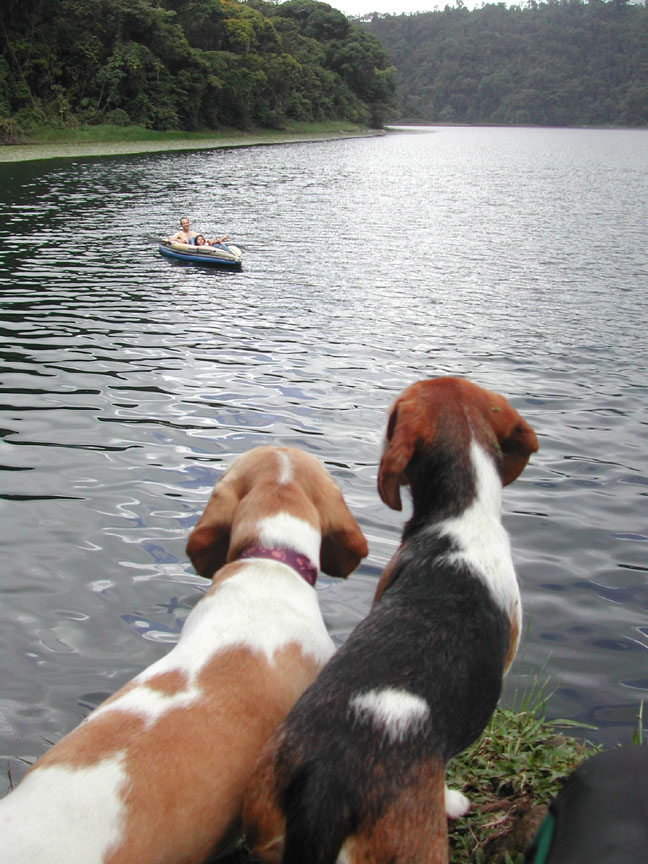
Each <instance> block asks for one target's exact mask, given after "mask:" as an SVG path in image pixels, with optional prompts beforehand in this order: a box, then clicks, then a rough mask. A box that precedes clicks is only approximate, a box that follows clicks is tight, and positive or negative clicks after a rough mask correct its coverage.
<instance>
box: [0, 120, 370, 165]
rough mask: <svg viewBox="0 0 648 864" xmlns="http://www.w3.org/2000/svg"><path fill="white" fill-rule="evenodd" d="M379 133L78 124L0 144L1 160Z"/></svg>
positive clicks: (349, 127) (297, 126)
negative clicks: (192, 129) (160, 129)
mask: <svg viewBox="0 0 648 864" xmlns="http://www.w3.org/2000/svg"><path fill="white" fill-rule="evenodd" d="M379 134H382V133H381V132H380V131H379V130H376V129H368V128H367V127H365V126H359V125H357V124H353V123H350V122H348V121H344V120H339V121H327V122H322V123H293V124H290V125H288V126H286V128H285V129H253V130H250V131H247V132H241V131H240V130H239V129H222V130H219V131H218V132H178V131H168V132H156V131H155V130H152V129H145V128H144V127H142V126H108V125H104V126H80V127H79V128H77V129H60V128H52V127H41V128H36V129H33V130H32V131H31V132H29V133H28V134H26V135H24V136H23V137H22V139H21V141H20V143H18V144H7V145H4V146H0V162H22V161H26V160H35V159H52V158H66V157H74V156H77V157H78V156H110V155H120V154H127V153H153V152H158V151H164V150H203V149H210V148H215V147H246V146H253V145H260V144H284V143H289V142H295V141H320V140H322V141H323V140H328V139H332V138H346V137H349V138H352V137H358V136H365V135H379Z"/></svg>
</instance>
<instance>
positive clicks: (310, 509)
mask: <svg viewBox="0 0 648 864" xmlns="http://www.w3.org/2000/svg"><path fill="white" fill-rule="evenodd" d="M282 513H287V514H288V515H289V516H291V517H295V518H298V519H301V520H303V521H305V522H307V523H309V524H310V526H311V527H312V528H313V529H314V530H315V531H317V532H318V533H319V534H320V535H321V545H320V561H319V564H320V569H321V570H322V571H323V572H324V573H328V574H329V575H330V576H343V577H346V576H348V575H349V573H351V572H352V571H353V570H354V569H355V568H356V567H357V566H358V564H359V563H360V561H361V560H362V559H363V558H364V557H365V556H366V555H367V553H368V548H367V541H366V540H365V538H364V535H363V533H362V531H361V530H360V528H359V527H358V524H357V523H356V521H355V519H354V518H353V516H352V515H351V513H350V511H349V508H348V507H347V505H346V503H345V501H344V498H343V497H342V493H341V492H340V490H339V489H338V487H337V486H336V484H335V483H334V482H333V479H332V477H331V475H330V474H329V473H328V471H327V470H326V469H325V468H324V466H323V465H322V464H321V463H320V462H319V461H318V460H317V459H316V458H315V457H314V456H311V455H310V454H309V453H305V452H303V451H302V450H298V449H296V448H294V447H268V446H264V447H256V448H255V449H254V450H251V451H249V452H248V453H245V454H243V455H242V456H239V457H238V458H237V459H236V460H235V461H234V463H233V464H232V465H231V467H230V468H229V469H228V470H227V471H226V472H225V474H224V475H223V476H222V477H221V479H220V480H219V481H218V482H217V483H216V486H215V487H214V491H213V492H212V495H211V498H210V500H209V502H208V504H207V506H206V508H205V510H204V512H203V514H202V516H201V517H200V519H199V520H198V522H197V523H196V526H195V528H194V529H193V531H192V532H191V534H190V535H189V541H188V543H187V554H188V556H189V558H190V559H191V562H192V564H193V566H194V568H195V570H196V572H197V573H200V575H201V576H206V577H208V578H209V577H211V576H213V575H214V573H215V572H216V571H217V570H219V569H220V568H221V567H222V566H223V565H224V564H225V563H226V562H227V561H231V560H233V559H234V558H235V557H236V554H237V553H238V552H240V551H241V550H242V549H243V548H244V547H245V546H248V545H251V544H253V543H254V542H255V541H257V540H258V536H257V535H258V526H259V525H260V523H261V521H262V520H263V519H264V518H267V517H269V516H278V515H281V514H282Z"/></svg>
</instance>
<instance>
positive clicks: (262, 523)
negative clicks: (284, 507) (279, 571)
mask: <svg viewBox="0 0 648 864" xmlns="http://www.w3.org/2000/svg"><path fill="white" fill-rule="evenodd" d="M257 533H258V537H259V543H260V544H261V545H262V546H268V547H273V546H279V547H282V548H286V549H294V550H295V552H301V554H302V555H305V556H306V557H307V558H308V559H309V560H310V561H312V562H313V564H315V566H316V567H319V560H320V546H321V543H322V535H321V534H320V532H319V531H318V530H317V529H316V528H313V526H312V525H311V524H310V523H309V522H306V521H305V520H304V519H298V518H297V517H296V516H291V515H290V513H277V514H276V515H275V516H267V517H266V518H265V519H260V520H259V521H258V522H257Z"/></svg>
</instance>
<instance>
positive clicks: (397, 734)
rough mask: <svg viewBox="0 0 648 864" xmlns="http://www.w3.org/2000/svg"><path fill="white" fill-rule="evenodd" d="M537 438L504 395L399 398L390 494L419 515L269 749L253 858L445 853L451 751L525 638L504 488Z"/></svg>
mask: <svg viewBox="0 0 648 864" xmlns="http://www.w3.org/2000/svg"><path fill="white" fill-rule="evenodd" d="M537 447H538V442H537V439H536V436H535V433H534V432H533V430H532V429H531V428H530V426H529V425H528V424H527V423H526V422H525V421H524V420H523V419H522V417H520V415H519V414H518V413H517V412H516V411H514V410H513V408H512V407H511V406H510V405H509V404H508V402H507V401H506V399H504V398H503V397H502V396H500V395H498V394H497V393H490V392H488V391H486V390H483V389H482V388H481V387H478V386H476V385H475V384H472V383H471V382H469V381H466V380H463V379H459V378H439V379H435V380H432V381H421V382H419V383H417V384H414V385H412V386H411V387H409V388H408V389H407V390H405V391H404V392H403V393H402V394H401V396H400V397H399V398H398V399H397V400H396V402H395V404H394V405H393V407H392V409H391V413H390V416H389V422H388V425H387V435H386V442H385V448H384V452H383V456H382V459H381V462H380V469H379V473H378V489H379V492H380V496H381V498H382V499H383V501H384V502H385V503H386V504H388V505H389V506H390V507H392V508H394V509H396V510H400V509H401V497H400V487H401V486H409V488H410V490H411V495H412V503H413V513H412V516H411V518H410V519H409V521H408V522H407V524H406V525H405V529H404V531H403V537H402V542H401V545H400V546H399V548H398V550H397V551H396V553H395V555H394V556H393V558H392V560H391V561H390V562H389V564H388V565H387V568H386V569H385V571H384V573H383V574H382V576H381V579H380V581H379V584H378V587H377V590H376V595H375V598H374V604H373V606H372V609H371V611H370V613H369V615H368V616H367V618H365V619H364V621H362V622H361V623H360V624H359V625H358V626H357V627H356V628H355V630H354V631H353V632H352V633H351V635H350V636H349V638H348V640H347V641H346V643H345V644H344V645H343V646H342V648H340V650H339V651H338V652H337V654H335V655H334V656H333V658H332V659H331V660H330V661H329V662H328V663H327V665H326V666H325V667H324V669H323V670H322V672H321V673H320V675H319V677H318V678H317V679H316V680H315V682H314V683H313V684H312V685H311V686H310V687H309V688H308V690H307V691H306V692H305V693H304V695H303V696H302V697H301V699H300V700H299V701H298V702H297V704H296V705H295V707H294V708H293V709H292V711H291V712H290V713H289V715H288V717H287V718H286V720H285V722H284V723H283V724H282V725H281V726H280V727H279V729H278V730H277V733H276V734H275V735H274V736H273V738H272V739H271V741H270V742H269V743H268V745H267V746H266V748H265V750H264V753H263V755H262V757H261V759H260V760H259V764H258V766H257V769H256V770H255V774H254V776H253V778H252V782H251V784H250V788H249V792H248V795H247V798H246V802H245V805H244V811H243V823H244V831H245V833H246V836H247V840H248V842H249V844H250V847H251V849H252V851H253V854H254V855H255V856H256V857H257V858H258V859H260V860H261V861H264V862H279V861H281V862H283V864H305V862H308V864H440V862H447V860H448V839H447V817H446V814H447V815H450V816H458V815H461V814H462V813H464V812H465V811H466V810H467V809H468V806H469V805H468V801H467V799H466V798H465V797H464V796H463V795H462V794H461V793H459V792H449V791H447V790H446V789H445V782H444V773H445V765H446V763H447V761H448V760H449V759H450V758H451V757H452V756H454V755H455V754H456V753H458V752H459V751H460V750H462V749H463V748H465V747H466V746H467V745H468V744H470V743H471V742H472V741H473V740H474V739H475V738H476V737H477V736H478V735H479V733H480V732H481V730H482V729H483V728H484V726H485V725H486V723H487V722H488V719H489V718H490V716H491V713H492V712H493V709H494V707H495V705H496V703H497V700H498V697H499V694H500V689H501V684H502V675H503V673H504V672H505V671H506V669H507V668H508V666H509V664H510V663H511V661H512V659H513V657H514V655H515V652H516V648H517V643H518V637H519V633H520V623H521V608H520V606H521V604H520V593H519V589H518V584H517V578H516V574H515V571H514V568H513V562H512V560H511V550H510V545H509V540H508V536H507V534H506V532H505V530H504V528H503V526H502V523H501V498H502V485H506V484H507V483H511V482H512V481H513V480H515V478H516V477H517V476H518V475H519V474H520V473H521V471H522V470H523V469H524V466H525V465H526V463H527V461H528V459H529V456H530V454H531V453H533V452H534V451H535V450H537Z"/></svg>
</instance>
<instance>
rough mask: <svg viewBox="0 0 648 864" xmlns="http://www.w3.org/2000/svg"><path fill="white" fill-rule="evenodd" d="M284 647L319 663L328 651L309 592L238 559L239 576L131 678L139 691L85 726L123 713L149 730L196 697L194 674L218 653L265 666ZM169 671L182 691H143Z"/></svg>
mask: <svg viewBox="0 0 648 864" xmlns="http://www.w3.org/2000/svg"><path fill="white" fill-rule="evenodd" d="M290 643H297V644H298V645H301V646H302V651H303V653H304V654H305V655H307V656H311V657H313V658H314V659H315V660H316V662H318V663H319V664H320V665H323V664H324V663H326V661H327V660H328V659H329V658H330V657H331V655H332V654H333V651H334V644H333V641H332V640H331V637H330V636H329V635H328V633H327V631H326V626H325V625H324V621H323V620H322V614H321V612H320V608H319V604H318V602H317V595H316V592H315V591H313V589H312V588H311V587H310V585H308V584H307V583H306V582H305V581H304V580H303V579H301V578H300V577H299V576H298V575H297V574H296V573H295V572H294V571H293V570H292V569H291V568H290V567H287V566H286V565H285V564H281V563H280V562H275V561H269V560H259V559H254V560H250V561H244V562H241V564H240V569H239V570H238V572H236V573H235V574H234V575H232V576H230V577H229V578H227V579H225V580H223V581H222V582H220V583H218V584H217V585H216V586H215V587H214V588H213V589H212V590H211V591H210V592H209V593H208V594H207V595H206V596H205V597H203V598H202V599H201V600H200V602H199V603H198V604H197V605H196V606H195V607H194V608H193V609H192V611H191V613H190V614H189V616H188V617H187V620H186V621H185V624H184V627H183V628H182V633H181V634H180V640H179V641H178V644H177V645H176V646H175V647H174V648H173V650H172V651H170V652H169V653H168V654H167V655H166V656H164V657H161V658H160V659H159V660H158V661H156V662H155V663H153V665H151V666H149V667H148V669H145V670H144V671H143V672H141V673H140V674H139V675H138V676H137V677H136V678H134V679H133V682H134V683H135V684H139V685H140V686H138V687H134V688H132V689H130V690H128V691H127V692H126V693H124V695H123V696H120V697H118V698H116V699H114V700H113V701H112V702H109V703H108V704H107V705H104V706H99V708H97V709H96V710H95V711H94V712H93V713H92V714H90V716H89V717H88V718H87V720H86V721H85V722H91V721H93V720H94V719H96V718H97V717H99V716H101V715H102V714H105V713H107V712H108V711H127V712H129V713H133V714H136V715H137V716H139V717H142V718H143V719H144V720H145V721H146V723H147V724H149V725H150V724H151V723H154V722H155V721H156V720H158V719H159V718H160V717H161V716H162V715H163V714H165V713H167V712H168V711H172V710H174V709H176V708H185V707H187V706H188V705H190V704H191V703H192V702H194V701H196V700H198V699H200V696H201V691H200V689H199V688H198V686H197V677H198V675H199V674H200V671H201V669H202V668H203V667H204V666H205V665H206V664H207V663H210V662H211V661H212V659H213V658H214V655H216V654H217V653H219V652H220V651H224V650H227V649H230V648H233V647H235V646H239V645H240V646H241V647H244V648H247V649H249V650H250V651H253V652H258V653H259V654H262V655H264V656H265V657H266V658H267V660H268V662H269V663H272V660H273V657H274V654H275V652H277V651H279V650H281V648H283V647H285V646H286V645H288V644H290ZM169 672H180V673H181V674H183V675H184V676H185V678H186V681H187V684H186V687H185V688H184V689H183V690H181V691H179V692H178V693H175V694H171V695H169V694H165V693H160V692H158V691H156V690H153V689H151V688H150V687H147V686H146V684H147V682H148V681H149V680H150V679H151V678H154V677H155V676H157V675H163V674H164V673H169Z"/></svg>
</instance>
